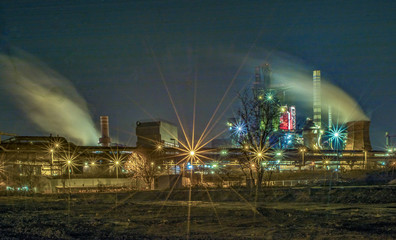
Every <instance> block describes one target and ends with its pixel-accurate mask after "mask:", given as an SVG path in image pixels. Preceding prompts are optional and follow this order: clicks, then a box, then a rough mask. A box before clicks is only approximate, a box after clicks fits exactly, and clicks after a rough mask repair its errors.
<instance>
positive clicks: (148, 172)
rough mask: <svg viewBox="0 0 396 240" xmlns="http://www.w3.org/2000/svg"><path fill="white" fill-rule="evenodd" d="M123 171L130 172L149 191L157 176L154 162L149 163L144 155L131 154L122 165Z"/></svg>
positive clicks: (157, 171)
mask: <svg viewBox="0 0 396 240" xmlns="http://www.w3.org/2000/svg"><path fill="white" fill-rule="evenodd" d="M124 169H125V170H127V171H128V172H130V173H131V174H132V175H133V177H135V178H140V179H143V181H144V182H145V183H146V185H147V187H149V188H150V189H151V188H152V185H153V183H154V180H155V178H156V177H157V176H158V174H159V169H158V167H157V166H156V164H155V162H154V161H150V160H149V159H148V158H147V156H146V155H143V154H141V153H137V152H133V153H131V155H130V156H129V158H128V160H127V161H126V162H125V163H124Z"/></svg>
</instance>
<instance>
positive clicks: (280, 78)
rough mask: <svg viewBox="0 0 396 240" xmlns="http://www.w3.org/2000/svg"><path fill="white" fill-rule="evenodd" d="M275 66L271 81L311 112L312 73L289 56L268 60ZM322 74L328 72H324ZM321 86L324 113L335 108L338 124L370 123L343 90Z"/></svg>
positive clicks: (283, 55) (282, 55) (326, 82)
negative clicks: (293, 96)
mask: <svg viewBox="0 0 396 240" xmlns="http://www.w3.org/2000/svg"><path fill="white" fill-rule="evenodd" d="M269 63H270V64H271V66H272V73H273V74H272V79H273V82H274V84H275V85H277V86H282V85H283V86H284V87H288V90H287V92H288V94H293V95H295V96H296V97H297V98H298V99H299V100H301V99H303V101H302V102H304V103H305V104H307V106H309V107H311V108H312V101H313V100H312V92H313V81H312V70H321V69H312V68H308V67H306V64H305V63H304V62H302V61H301V60H298V59H296V58H293V57H291V56H288V55H286V54H280V53H278V54H275V55H273V56H272V57H271V60H269ZM322 72H325V70H323V71H322ZM321 85H322V87H321V88H322V112H327V107H328V106H330V107H331V108H332V112H333V114H335V117H336V118H337V121H338V122H340V123H342V122H349V121H359V120H369V118H368V117H367V115H366V114H365V113H364V112H363V110H362V108H361V107H360V106H359V104H358V103H357V102H356V101H355V100H354V99H353V98H352V97H351V96H350V95H349V94H348V93H346V92H345V91H344V90H342V89H341V88H339V87H337V86H335V85H334V84H332V83H330V82H329V81H326V80H325V79H324V78H323V76H322V78H321Z"/></svg>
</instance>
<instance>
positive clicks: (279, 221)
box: [0, 187, 396, 239]
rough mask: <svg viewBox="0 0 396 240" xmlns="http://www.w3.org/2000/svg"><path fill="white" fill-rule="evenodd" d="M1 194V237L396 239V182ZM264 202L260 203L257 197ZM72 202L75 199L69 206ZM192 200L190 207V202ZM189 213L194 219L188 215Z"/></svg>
mask: <svg viewBox="0 0 396 240" xmlns="http://www.w3.org/2000/svg"><path fill="white" fill-rule="evenodd" d="M168 194H169V192H159V191H151V192H129V193H118V194H115V193H99V194H92V193H89V194H88V193H86V194H73V195H71V200H70V202H69V200H68V199H69V196H68V195H32V196H3V197H0V214H1V218H0V236H1V237H0V238H1V239H51V238H52V239H187V238H190V239H364V238H366V239H395V238H396V198H395V189H394V188H389V187H388V188H382V187H376V188H372V187H370V188H358V189H355V188H348V189H342V188H340V189H332V190H329V189H327V188H323V189H321V188H318V189H311V188H295V189H280V188H279V189H270V190H268V189H267V190H265V191H264V192H263V193H261V194H260V195H259V196H258V198H257V199H256V198H255V197H254V194H251V193H250V192H249V191H242V190H238V191H234V190H231V189H229V190H211V191H209V192H208V191H206V190H205V189H195V190H193V191H192V192H191V202H188V199H189V191H188V190H178V191H174V192H173V193H172V194H170V195H169V200H168V201H164V200H165V199H166V198H167V197H168ZM255 200H257V201H255ZM69 203H70V204H69ZM189 205H190V207H189ZM189 213H190V217H189Z"/></svg>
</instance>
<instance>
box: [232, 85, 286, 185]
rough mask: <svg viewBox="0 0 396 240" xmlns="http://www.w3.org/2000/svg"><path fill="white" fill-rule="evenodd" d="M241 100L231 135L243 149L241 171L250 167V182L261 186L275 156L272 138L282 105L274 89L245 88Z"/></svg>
mask: <svg viewBox="0 0 396 240" xmlns="http://www.w3.org/2000/svg"><path fill="white" fill-rule="evenodd" d="M239 99H240V107H239V110H238V111H237V114H236V118H235V122H234V123H232V128H233V130H232V131H233V134H232V136H233V137H232V138H233V140H234V141H235V142H236V143H237V144H238V145H239V146H240V148H241V157H240V158H239V159H238V160H239V163H240V165H241V167H242V170H248V172H249V173H248V174H247V175H249V176H250V178H251V179H252V182H251V185H252V186H256V187H257V188H258V189H261V186H262V181H263V177H264V173H265V170H266V168H267V167H268V166H267V163H268V160H269V159H270V158H271V156H272V154H271V148H272V146H271V143H270V137H271V136H272V135H273V133H274V132H275V131H277V129H278V127H279V116H280V104H279V101H278V100H277V98H276V96H275V93H274V92H271V91H266V92H265V91H257V90H245V91H244V92H243V93H242V94H240V96H239ZM254 179H255V180H256V181H254Z"/></svg>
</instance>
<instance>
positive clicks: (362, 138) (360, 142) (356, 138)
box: [345, 121, 372, 151]
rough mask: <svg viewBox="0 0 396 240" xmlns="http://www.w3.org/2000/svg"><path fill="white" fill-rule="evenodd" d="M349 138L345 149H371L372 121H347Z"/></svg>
mask: <svg viewBox="0 0 396 240" xmlns="http://www.w3.org/2000/svg"><path fill="white" fill-rule="evenodd" d="M346 125H347V129H348V138H347V142H346V146H345V150H355V151H359V150H360V151H361V150H364V151H371V150H372V147H371V142H370V134H369V131H370V121H352V122H347V124H346Z"/></svg>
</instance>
